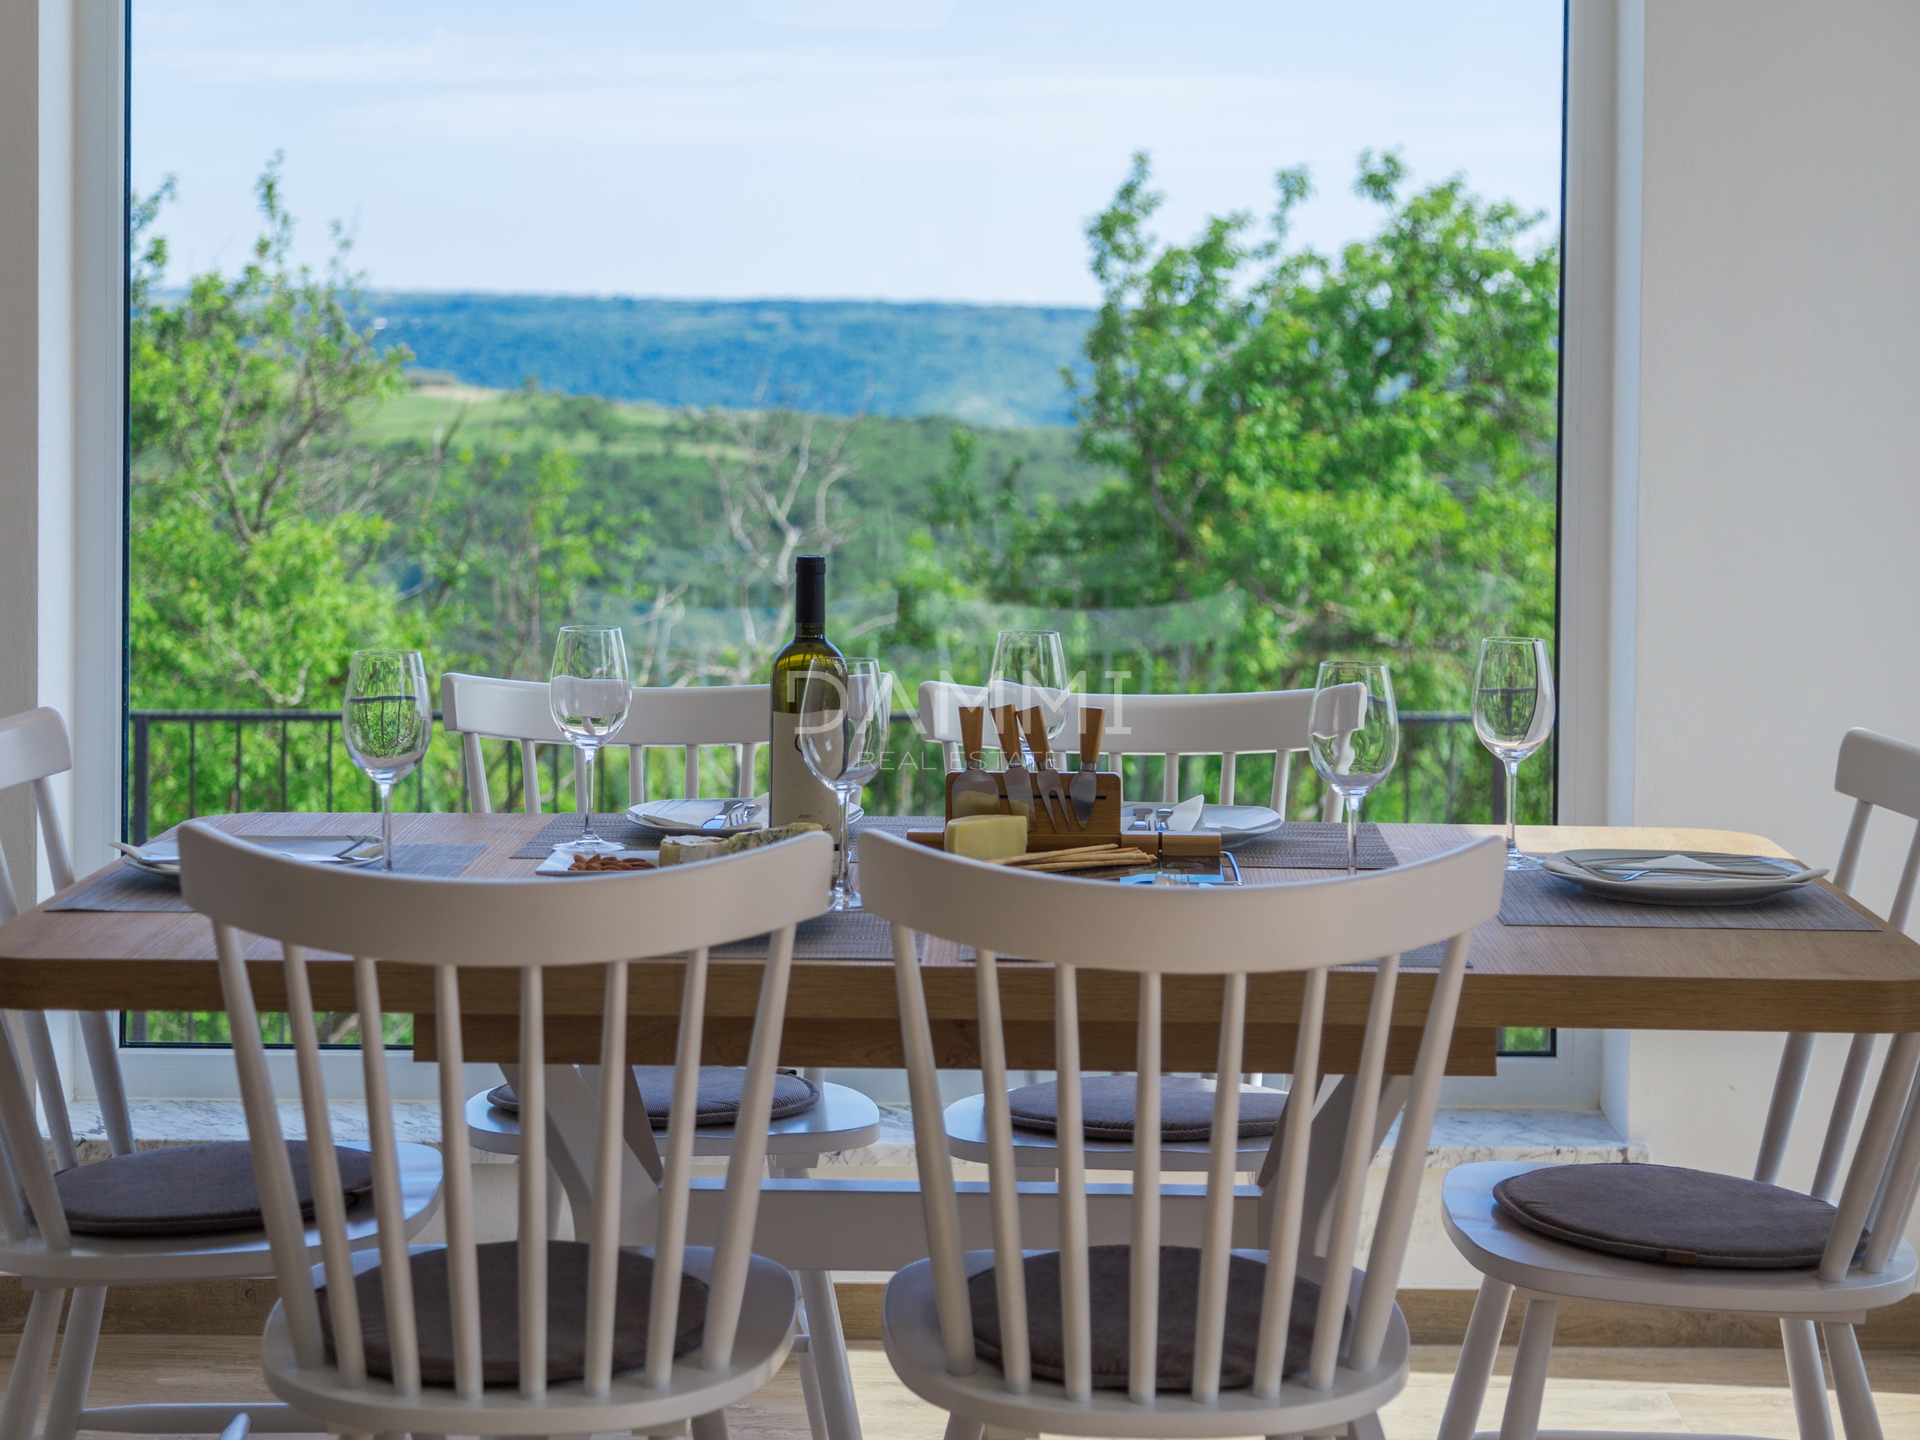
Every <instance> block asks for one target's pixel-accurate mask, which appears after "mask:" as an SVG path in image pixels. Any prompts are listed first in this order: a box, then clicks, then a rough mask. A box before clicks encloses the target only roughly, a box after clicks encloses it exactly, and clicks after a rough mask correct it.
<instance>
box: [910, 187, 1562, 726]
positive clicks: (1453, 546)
mask: <svg viewBox="0 0 1920 1440" xmlns="http://www.w3.org/2000/svg"><path fill="white" fill-rule="evenodd" d="M1150 180H1151V176H1150V171H1149V167H1148V163H1147V158H1146V156H1145V155H1144V154H1143V155H1137V156H1135V157H1134V162H1133V167H1132V171H1131V173H1130V174H1129V175H1128V177H1127V179H1126V181H1125V182H1124V183H1123V184H1122V185H1121V187H1120V189H1119V191H1118V192H1117V194H1116V195H1115V197H1114V201H1113V203H1112V205H1110V206H1109V207H1108V208H1107V209H1106V210H1105V211H1104V212H1102V213H1101V214H1100V215H1099V216H1097V217H1096V218H1095V219H1094V220H1093V221H1092V222H1091V224H1090V225H1089V226H1088V232H1087V233H1088V239H1089V241H1090V243H1091V247H1092V268H1093V273H1094V275H1095V277H1096V278H1097V279H1098V280H1099V281H1100V284H1101V288H1102V291H1103V302H1102V305H1101V308H1100V312H1099V316H1098V318H1097V321H1096V323H1095V325H1094V327H1093V329H1092V330H1091V332H1090V333H1089V335H1088V339H1087V357H1088V359H1089V360H1090V361H1091V362H1092V374H1091V376H1090V378H1089V379H1088V380H1087V382H1086V384H1085V385H1084V386H1082V387H1077V388H1076V394H1075V405H1076V413H1077V415H1078V417H1079V422H1080V448H1081V453H1082V455H1083V456H1084V457H1085V458H1086V459H1087V460H1089V461H1091V462H1093V463H1094V464H1097V465H1100V466H1102V467H1105V468H1108V469H1110V470H1111V471H1115V472H1118V475H1119V477H1120V478H1118V479H1116V480H1115V481H1113V482H1112V483H1110V484H1109V485H1107V486H1106V487H1105V488H1103V489H1102V490H1100V491H1099V492H1097V493H1096V494H1094V495H1093V496H1092V497H1090V498H1089V499H1087V500H1085V501H1082V502H1080V503H1078V504H1075V505H1072V506H1068V507H1066V508H1065V509H1063V510H1060V511H1058V512H1049V511H1048V510H1047V508H1046V507H1045V506H1044V505H1042V506H1035V507H1031V508H1029V509H1028V510H1026V511H1024V512H1020V511H1018V510H1017V507H1014V506H1012V505H1011V504H1010V502H1009V498H1008V497H1009V495H1010V493H1011V490H1010V487H1008V486H1005V485H1002V486H1001V487H1000V493H999V496H998V498H996V499H995V500H994V501H992V502H987V501H983V500H981V499H980V498H979V497H978V495H977V494H976V493H974V492H972V491H971V489H970V485H971V481H970V479H969V478H968V477H967V476H966V474H965V468H966V467H965V463H964V461H965V457H964V456H961V455H959V454H958V453H957V454H956V469H955V471H954V472H953V473H952V474H950V476H949V477H947V478H946V479H945V481H944V482H943V483H944V485H945V490H944V492H943V500H942V505H941V518H942V520H943V521H944V522H945V523H946V525H947V526H948V527H949V533H950V534H951V536H952V537H953V542H954V549H955V552H956V553H957V554H958V555H960V556H962V557H964V560H965V563H967V564H968V566H969V568H970V570H971V572H972V573H973V575H975V576H977V577H978V578H980V579H981V580H983V581H985V582H986V583H987V584H988V588H989V591H990V593H992V594H993V595H994V596H995V598H1003V599H1008V600H1029V601H1032V602H1035V603H1042V604H1052V605H1075V604H1079V605H1148V604H1159V603H1164V602H1167V601H1175V600H1184V599H1189V598H1192V597H1196V596H1205V595H1210V594H1217V593H1219V592H1221V591H1223V590H1230V589H1231V590H1238V591H1240V592H1241V593H1243V594H1244V595H1245V596H1246V597H1247V599H1248V600H1249V601H1250V602H1251V603H1248V604H1247V605H1245V606H1244V607H1243V610H1242V612H1241V613H1242V614H1243V615H1244V617H1245V619H1244V622H1243V624H1242V626H1241V628H1240V629H1239V631H1238V632H1237V633H1234V634H1231V635H1226V636H1222V637H1220V639H1219V641H1218V642H1217V643H1218V646H1219V648H1220V649H1221V651H1222V655H1221V659H1222V660H1223V661H1224V665H1225V673H1227V675H1228V676H1229V677H1230V680H1231V682H1232V683H1234V684H1238V685H1245V686H1271V685H1285V684H1300V683H1309V684H1310V683H1311V681H1312V674H1313V666H1314V665H1315V664H1316V663H1317V661H1318V660H1319V659H1321V658H1323V657H1325V656H1327V655H1330V654H1333V653H1336V652H1337V653H1340V654H1344V655H1357V654H1369V655H1375V656H1379V657H1381V658H1387V659H1391V660H1393V661H1395V662H1396V669H1397V671H1398V672H1399V674H1400V676H1401V684H1402V686H1403V699H1404V700H1405V701H1406V702H1408V703H1411V704H1414V705H1423V704H1424V705H1446V704H1454V703H1458V702H1459V701H1460V700H1461V699H1462V698H1463V696H1464V687H1465V682H1466V677H1467V674H1468V672H1469V670H1470V663H1471V654H1472V652H1473V650H1474V647H1475V646H1476V644H1477V642H1478V639H1479V637H1480V636H1481V635H1483V634H1486V633H1488V632H1489V631H1490V630H1493V629H1498V628H1503V627H1504V628H1520V629H1528V630H1531V631H1534V632H1535V633H1539V632H1541V631H1544V630H1545V629H1546V628H1547V627H1549V626H1550V625H1551V623H1552V597H1553V527H1554V509H1553V463H1554V448H1553V446H1554V424H1555V417H1554V397H1555V385H1556V352H1555V345H1556V335H1557V314H1556V306H1557V286H1558V262H1557V256H1556V254H1555V252H1554V249H1553V246H1552V245H1551V244H1550V243H1536V244H1529V243H1528V238H1527V237H1528V235H1529V232H1530V231H1531V230H1532V229H1533V227H1535V226H1536V225H1537V224H1538V223H1539V221H1540V219H1541V217H1540V216H1538V215H1531V214H1527V213H1524V212H1522V211H1520V210H1518V209H1516V208H1515V207H1513V206H1511V205H1508V204H1503V203H1496V202H1487V201H1484V200H1481V199H1479V198H1477V197H1476V196H1474V195H1472V194H1471V193H1470V192H1468V191H1467V189H1466V188H1465V186H1464V184H1463V182H1461V181H1460V180H1458V179H1454V180H1448V181H1445V182H1443V183H1441V184H1438V185H1434V186H1431V187H1429V188H1427V189H1425V190H1421V191H1418V192H1415V193H1412V194H1403V193H1402V192H1403V189H1404V181H1405V171H1404V168H1403V167H1402V165H1401V163H1400V161H1399V159H1398V158H1397V157H1396V156H1395V155H1393V154H1385V155H1373V154H1366V155H1363V156H1362V157H1361V161H1360V166H1359V177H1358V179H1357V181H1356V185H1355V188H1356V190H1357V191H1358V193H1360V194H1361V195H1362V196H1364V197H1366V198H1368V199H1370V200H1372V201H1374V202H1376V203H1377V204H1379V205H1380V206H1381V207H1382V208H1383V210H1384V211H1385V212H1386V213H1385V216H1384V219H1383V223H1382V225H1381V227H1380V229H1379V231H1378V232H1377V233H1376V234H1375V235H1374V236H1373V237H1371V238H1370V239H1368V240H1366V241H1364V242H1356V243H1354V244H1350V245H1348V246H1347V247H1345V249H1344V250H1343V251H1342V252H1341V253H1340V254H1339V255H1338V256H1337V257H1328V256H1323V255H1321V254H1319V253H1317V252H1315V251H1313V250H1311V249H1308V248H1304V247H1294V246H1292V245H1290V244H1289V241H1288V222H1289V219H1290V217H1291V215H1292V213H1293V211H1294V210H1295V208H1296V207H1297V206H1298V205H1299V204H1300V203H1301V202H1302V201H1303V200H1305V199H1306V198H1307V196H1308V194H1309V193H1310V186H1309V183H1308V177H1307V174H1306V172H1305V171H1304V170H1301V169H1293V170H1284V171H1282V172H1280V175H1279V179H1278V204H1277V206H1276V208H1275V211H1274V214H1273V216H1272V220H1271V223H1270V226H1269V227H1268V229H1267V231H1266V232H1265V233H1264V235H1257V234H1255V233H1254V222H1253V220H1252V218H1251V217H1250V216H1249V215H1246V214H1243V213H1237V214H1231V215H1226V216H1221V217H1216V218H1214V219H1211V220H1209V221H1208V222H1207V224H1206V226H1205V227H1204V228H1203V230H1202V231H1201V233H1200V235H1199V236H1198V237H1197V238H1196V239H1195V240H1194V241H1193V242H1192V243H1191V244H1188V245H1173V244H1167V243H1165V242H1163V241H1161V240H1160V239H1158V238H1157V237H1156V236H1154V235H1153V234H1152V233H1151V231H1150V228H1149V226H1150V223H1151V220H1152V217H1153V215H1154V213H1155V211H1156V210H1157V209H1158V208H1159V205H1160V203H1161V198H1162V197H1161V196H1160V195H1159V194H1157V193H1155V192H1154V191H1153V190H1152V189H1151V187H1150ZM1067 383H1068V384H1069V385H1070V386H1071V385H1073V384H1074V382H1073V380H1072V377H1071V376H1068V377H1067ZM1165 678H1166V677H1164V676H1162V677H1160V683H1164V682H1165ZM1136 683H1138V684H1141V685H1142V687H1143V688H1145V687H1146V686H1149V685H1152V684H1154V683H1155V678H1154V677H1142V678H1141V680H1140V681H1137V682H1136Z"/></svg>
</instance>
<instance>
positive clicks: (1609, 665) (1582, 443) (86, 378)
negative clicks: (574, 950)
mask: <svg viewBox="0 0 1920 1440" xmlns="http://www.w3.org/2000/svg"><path fill="white" fill-rule="evenodd" d="M128 15H129V4H128V3H127V0H0V96H5V97H8V98H4V99H0V193H3V194H5V195H6V196H7V197H8V198H9V205H10V206H13V205H14V197H17V196H20V195H26V194H31V195H33V196H34V197H35V199H36V201H37V205H36V207H35V216H36V217H37V221H36V223H37V227H38V240H37V244H28V243H26V242H24V241H22V239H21V236H22V234H23V231H22V229H21V226H20V220H19V216H18V214H17V213H16V215H15V217H14V220H13V221H12V222H9V221H7V220H5V219H0V392H3V393H0V421H6V420H10V419H11V420H18V418H19V417H18V416H14V415H11V414H10V412H8V411H7V409H6V408H5V406H6V404H7V403H8V400H9V399H10V398H12V397H18V396H20V395H23V394H25V395H31V396H33V397H35V407H34V408H35V410H36V416H35V417H34V418H36V419H37V427H31V426H30V427H29V428H28V429H26V430H25V431H23V430H22V429H21V427H20V426H19V425H18V424H15V425H13V426H12V432H11V435H9V434H6V433H0V474H3V473H4V472H5V470H6V469H7V467H8V466H9V465H16V466H25V467H29V468H30V469H31V470H32V472H33V473H34V474H36V475H37V477H38V484H37V495H38V508H37V509H36V510H35V512H34V514H35V521H34V524H33V525H32V526H30V527H26V528H27V529H29V530H30V531H31V533H30V534H29V535H27V536H26V537H25V538H24V539H23V538H22V537H21V536H19V535H15V536H14V537H13V538H12V539H11V540H9V539H8V538H7V537H5V536H0V569H4V568H5V567H7V566H8V565H9V564H11V563H14V562H16V561H20V560H25V561H26V562H28V563H30V564H31V565H32V566H33V567H34V573H35V574H36V575H37V577H38V589H37V597H36V598H37V606H36V608H35V609H34V611H33V614H32V616H31V619H30V620H29V621H28V624H27V627H26V628H27V631H28V636H27V638H26V639H25V641H24V644H25V645H26V647H27V648H28V649H29V650H30V652H31V654H32V657H33V659H32V665H33V666H34V667H36V668H37V673H36V675H35V678H34V682H33V684H32V685H31V687H30V688H29V689H28V690H26V691H24V692H22V703H13V702H14V699H15V692H16V690H18V689H19V687H18V686H10V685H9V684H8V683H7V682H8V680H9V679H10V678H12V677H11V676H10V674H9V673H8V672H7V670H6V669H5V667H0V711H11V710H14V709H24V708H27V707H28V706H29V705H31V704H34V703H41V704H53V705H57V706H58V707H59V708H60V709H61V710H62V712H63V713H64V714H66V715H67V716H68V717H69V719H70V723H71V727H72V730H73V738H74V752H75V766H74V771H73V775H72V777H71V778H70V781H69V783H68V784H66V785H65V786H63V787H62V793H61V797H60V799H61V804H62V806H63V809H64V810H65V812H66V816H67V820H68V833H69V835H71V836H72V839H73V845H74V850H75V858H76V861H77V863H78V864H79V865H80V866H81V867H82V868H83V869H86V868H91V867H93V866H95V865H98V864H101V863H104V861H105V859H106V858H107V855H108V848H109V847H108V845H107V843H106V842H107V841H108V840H109V839H117V838H118V837H119V834H120V821H121V804H122V797H121V786H120V784H119V780H120V777H121V774H122V764H123V756H122V750H123V737H124V734H125V697H124V691H123V688H122V685H123V682H122V675H123V665H124V659H123V649H122V647H123V644H124V634H123V615H124V594H123V579H122V577H123V573H124V571H123V565H124V556H123V554H122V538H123V523H122V522H123V516H124V513H125V475H124V460H123V457H124V446H125V436H124V423H125V416H124V387H125V375H124V360H125V277H126V269H125V266H126V257H125V246H124V238H125V211H124V205H125V188H126V164H127V156H126V74H127V26H128ZM1644 28H1645V21H1644V0H1569V3H1568V12H1567V46H1566V57H1565V63H1566V75H1567V86H1566V106H1567V109H1566V136H1565V157H1566V158H1565V173H1564V185H1565V190H1564V206H1563V237H1564V243H1563V250H1562V267H1563V281H1562V287H1563V288H1562V296H1563V306H1562V347H1563V356H1562V377H1561V390H1560V395H1561V399H1560V404H1561V421H1560V511H1559V513H1560V551H1559V582H1558V583H1559V589H1560V596H1561V604H1560V615H1561V621H1560V633H1559V648H1560V657H1559V675H1560V694H1561V733H1560V743H1559V747H1558V751H1559V765H1560V773H1559V796H1560V799H1559V807H1560V815H1561V818H1562V819H1564V820H1566V821H1569V822H1574V823H1579V822H1586V823H1610V824H1628V823H1631V821H1632V774H1633V769H1632V750H1631V745H1632V735H1633V727H1632V724H1631V718H1632V704H1633V691H1632V685H1631V677H1632V673H1633V671H1632V658H1633V655H1632V642H1633V633H1632V625H1633V603H1632V602H1633V597H1634V580H1635V573H1634V556H1633V553H1632V545H1631V536H1632V534H1633V532H1634V525H1633V523H1632V522H1633V521H1634V519H1635V514H1634V505H1635V501H1636V488H1635V471H1634V461H1635V457H1636V448H1637V435H1636V430H1635V426H1636V419H1637V417H1636V415H1635V414H1634V407H1633V403H1632V397H1634V396H1635V395H1636V394H1637V384H1636V380H1637V364H1638V330H1637V316H1638V307H1639V288H1638V256H1639V155H1640V150H1639V147H1640V77H1641V71H1642V68H1643V63H1644V61H1643V53H1642V52H1643V48H1644V46H1643V36H1644ZM14 208H15V209H16V212H17V210H18V207H17V206H14ZM23 303H25V305H26V309H25V311H24V316H25V318H24V319H23V318H22V316H23V311H22V308H21V307H22V304H23ZM23 339H30V340H31V344H22V343H20V342H22V340H23ZM22 355H27V356H33V357H37V359H36V360H35V361H33V362H30V363H35V364H37V373H35V374H34V375H33V376H31V377H26V376H23V375H22V374H21V373H20V371H19V369H18V368H17V367H18V366H19V365H20V364H21V363H22V362H21V361H20V360H19V359H18V357H20V356H22ZM10 356H11V357H13V358H11V359H10V358H9V357H10ZM10 366H11V367H13V368H9V367H10ZM1616 397H1617V398H1618V401H1619V403H1618V405H1617V406H1616ZM7 429H8V426H6V425H0V431H6V430H7ZM6 493H8V494H9V495H11V494H12V491H11V488H9V490H8V491H7V492H6ZM9 503H11V500H10V501H9ZM1616 536H1617V537H1621V538H1620V540H1619V542H1618V544H1616V543H1615V539H1614V537H1616ZM4 585H5V582H4V581H0V587H4ZM4 593H5V592H4V590H3V589H0V594H4ZM10 653H11V652H10ZM16 668H17V667H16ZM8 833H9V834H10V835H11V834H12V831H11V830H9V832H8ZM13 838H14V843H15V844H16V845H17V844H18V843H19V839H18V837H17V836H14V837H13ZM16 873H22V872H20V871H16ZM28 873H31V872H28ZM40 876H41V893H46V888H45V887H46V885H47V883H48V882H47V877H46V874H45V867H44V865H42V866H41V867H40ZM62 1048H63V1049H66V1050H68V1052H69V1058H70V1059H71V1058H77V1056H78V1055H79V1049H78V1046H77V1044H69V1045H68V1046H64V1047H62ZM1604 1048H1605V1047H1604V1045H1603V1044H1602V1043H1601V1040H1600V1038H1599V1037H1598V1036H1597V1035H1596V1034H1595V1033H1593V1032H1580V1031H1569V1030H1562V1031H1561V1032H1560V1035H1559V1050H1560V1053H1559V1054H1558V1055H1557V1056H1556V1057H1554V1058H1553V1059H1527V1058H1510V1059H1503V1060H1501V1061H1500V1062H1499V1072H1500V1073H1499V1075H1498V1077H1461V1078H1457V1079H1454V1080H1450V1081H1448V1082H1447V1086H1446V1089H1445V1091H1444V1092H1443V1093H1444V1095H1445V1098H1446V1103H1449V1104H1468V1105H1482V1106H1494V1105H1499V1106H1547V1107H1562V1108H1564V1107H1576V1108H1595V1107H1597V1106H1598V1104H1599V1100H1600V1095H1601V1088H1602V1071H1603V1068H1604V1066H1603V1063H1602V1060H1601V1053H1602V1051H1603V1050H1604ZM121 1058H122V1062H123V1066H124V1068H125V1070H126V1073H127V1079H128V1084H129V1090H130V1092H131V1093H133V1094H135V1095H137V1096H149V1097H161V1096H167V1097H172V1096H194V1097H200V1098H213V1097H215V1096H232V1095H234V1094H236V1093H237V1092H236V1090H235V1088H234V1085H233V1079H232V1076H233V1072H232V1065H231V1061H230V1059H229V1058H228V1056H227V1055H226V1053H225V1052H222V1051H199V1050H192V1051H174V1052H165V1053H162V1052H158V1051H152V1050H145V1049H140V1048H133V1049H124V1050H122V1052H121ZM328 1063H329V1065H334V1064H338V1065H339V1066H340V1067H341V1069H342V1071H343V1073H342V1076H341V1079H342V1081H343V1082H345V1083H349V1084H350V1083H352V1082H351V1079H350V1077H349V1076H348V1074H347V1073H345V1072H346V1071H347V1070H349V1069H351V1070H352V1072H353V1073H356V1074H357V1072H358V1060H357V1058H355V1057H352V1056H350V1055H345V1054H343V1055H342V1056H340V1057H338V1060H337V1061H336V1060H335V1059H334V1058H333V1057H329V1060H328ZM416 1068H420V1069H421V1070H422V1072H423V1073H422V1075H421V1079H422V1081H425V1080H426V1079H427V1077H426V1075H425V1073H424V1068H425V1067H415V1066H413V1065H412V1064H411V1063H410V1062H407V1061H405V1060H404V1059H399V1058H397V1057H396V1063H395V1064H394V1065H393V1070H394V1072H395V1079H396V1085H397V1086H399V1087H400V1091H401V1093H411V1092H412V1090H413V1089H414V1088H415V1087H414V1084H413V1082H412V1080H411V1078H410V1077H409V1078H406V1079H403V1078H402V1072H411V1071H413V1070H414V1069H416ZM489 1068H490V1067H476V1071H478V1072H484V1071H485V1070H487V1069H489ZM69 1069H70V1073H73V1074H74V1075H75V1076H76V1079H77V1080H78V1079H80V1077H81V1076H82V1075H83V1073H84V1066H71V1065H70V1066H69ZM81 1083H83V1084H84V1083H85V1082H84V1080H81ZM425 1093H427V1094H431V1093H432V1091H431V1088H430V1086H429V1088H428V1089H427V1091H426V1092H425Z"/></svg>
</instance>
